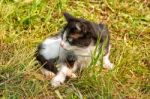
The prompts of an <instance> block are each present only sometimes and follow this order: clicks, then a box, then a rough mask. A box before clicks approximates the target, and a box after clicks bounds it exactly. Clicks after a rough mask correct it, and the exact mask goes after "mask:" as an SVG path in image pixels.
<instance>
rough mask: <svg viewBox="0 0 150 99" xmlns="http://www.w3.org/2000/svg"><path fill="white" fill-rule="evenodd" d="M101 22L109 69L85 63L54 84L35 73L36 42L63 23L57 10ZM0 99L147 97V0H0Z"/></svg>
mask: <svg viewBox="0 0 150 99" xmlns="http://www.w3.org/2000/svg"><path fill="white" fill-rule="evenodd" d="M64 11H66V12H69V13H71V14H72V15H74V16H77V17H83V18H85V19H88V20H91V21H94V22H97V23H98V22H103V23H105V24H106V25H107V26H108V27H109V30H110V32H111V44H112V49H111V56H110V58H111V61H112V62H113V63H114V64H115V68H114V69H113V70H110V71H107V70H101V66H94V67H89V68H87V69H85V70H84V71H83V73H82V74H79V77H78V78H77V79H72V80H69V81H67V82H66V83H65V84H64V85H63V86H61V87H59V88H57V89H54V88H52V87H51V86H50V80H49V79H48V78H45V77H44V76H43V75H42V74H41V73H40V72H39V65H36V64H37V61H36V60H35V57H34V56H33V55H34V52H35V49H36V46H37V45H38V44H39V43H40V42H41V41H42V40H44V39H45V38H46V37H47V36H49V35H53V34H56V33H57V32H58V31H59V30H60V29H61V28H62V27H63V25H64V24H65V23H66V22H65V19H64V17H63V15H62V12H64ZM0 97H1V98H2V99H7V98H8V99H9V98H10V99H20V98H27V99H28V98H31V99H32V98H34V99H40V98H43V99H48V98H50V99H51V98H52V99H53V98H54V99H55V98H60V99H62V98H64V99H78V98H80V99H83V98H84V99H86V98H88V99H94V98H95V99H122V98H123V99H148V98H149V97H150V2H149V1H148V0H95V1H94V0H0Z"/></svg>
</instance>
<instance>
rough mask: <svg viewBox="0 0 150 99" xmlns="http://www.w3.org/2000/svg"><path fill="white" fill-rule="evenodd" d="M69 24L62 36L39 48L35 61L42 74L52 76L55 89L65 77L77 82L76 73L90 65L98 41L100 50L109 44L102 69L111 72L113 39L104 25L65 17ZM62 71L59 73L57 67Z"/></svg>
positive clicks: (46, 42)
mask: <svg viewBox="0 0 150 99" xmlns="http://www.w3.org/2000/svg"><path fill="white" fill-rule="evenodd" d="M64 17H65V19H66V21H67V24H66V25H65V26H64V28H63V30H62V31H61V32H60V33H58V34H60V35H57V36H53V37H49V38H47V39H46V40H44V41H43V42H42V43H41V44H40V45H39V47H38V50H37V53H36V59H37V60H38V61H39V62H40V63H41V64H42V65H43V67H42V72H43V73H44V74H45V75H46V76H53V79H52V81H51V84H52V86H54V87H57V86H59V85H61V84H62V83H64V81H65V79H66V77H67V76H68V77H71V78H75V77H76V75H75V74H74V73H75V72H76V71H77V70H79V69H83V68H84V67H85V66H87V65H88V64H89V63H90V62H91V57H90V56H91V54H92V52H93V51H94V50H95V47H96V43H97V41H98V40H99V41H100V42H99V50H100V49H101V48H102V46H103V45H104V42H105V43H106V46H105V48H104V49H105V55H104V57H103V67H104V68H107V69H112V68H113V64H112V63H111V62H110V60H109V53H110V44H109V43H110V35H109V32H108V29H107V27H106V26H105V25H104V24H101V23H100V24H97V23H94V22H90V21H88V20H85V19H82V18H75V17H73V16H72V15H70V14H69V13H64ZM57 64H59V65H60V68H58V69H57V67H56V65H57Z"/></svg>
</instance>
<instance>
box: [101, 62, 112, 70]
mask: <svg viewBox="0 0 150 99" xmlns="http://www.w3.org/2000/svg"><path fill="white" fill-rule="evenodd" d="M103 67H104V68H105V69H109V70H111V69H113V68H114V64H113V63H111V62H107V63H105V64H103Z"/></svg>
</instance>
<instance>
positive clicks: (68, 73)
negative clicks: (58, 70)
mask: <svg viewBox="0 0 150 99" xmlns="http://www.w3.org/2000/svg"><path fill="white" fill-rule="evenodd" d="M67 76H68V77H69V78H77V76H76V74H75V73H73V72H72V70H68V71H67Z"/></svg>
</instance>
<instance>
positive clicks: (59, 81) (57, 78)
mask: <svg viewBox="0 0 150 99" xmlns="http://www.w3.org/2000/svg"><path fill="white" fill-rule="evenodd" d="M65 79H66V76H65V75H64V74H61V73H59V74H58V75H56V76H55V77H54V78H53V79H52V81H51V85H52V86H53V87H58V86H60V85H61V84H63V83H64V81H65Z"/></svg>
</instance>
